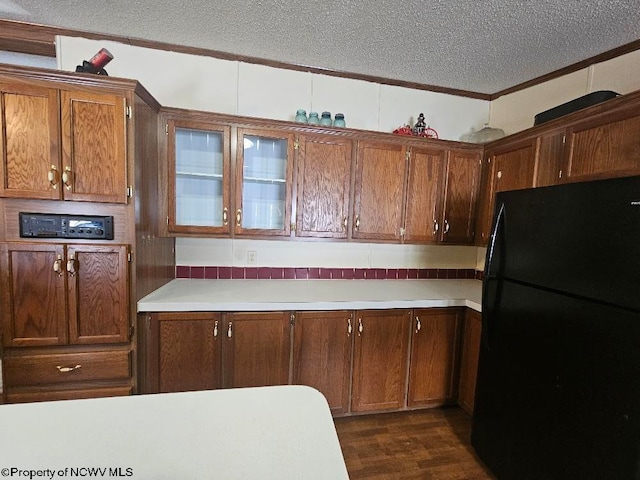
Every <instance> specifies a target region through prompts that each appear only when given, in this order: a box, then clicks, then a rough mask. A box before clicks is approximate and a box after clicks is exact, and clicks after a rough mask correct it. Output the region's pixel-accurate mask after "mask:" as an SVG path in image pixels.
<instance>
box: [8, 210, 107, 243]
mask: <svg viewBox="0 0 640 480" xmlns="http://www.w3.org/2000/svg"><path fill="white" fill-rule="evenodd" d="M20 236H21V237H26V238H77V239H92V240H113V217H112V216H88V215H60V214H53V213H24V212H20Z"/></svg>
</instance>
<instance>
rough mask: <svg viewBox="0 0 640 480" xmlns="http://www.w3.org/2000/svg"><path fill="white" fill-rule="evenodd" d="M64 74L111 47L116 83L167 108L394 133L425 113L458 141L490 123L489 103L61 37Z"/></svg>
mask: <svg viewBox="0 0 640 480" xmlns="http://www.w3.org/2000/svg"><path fill="white" fill-rule="evenodd" d="M57 46H58V67H59V68H60V69H62V70H68V71H74V70H75V67H76V65H78V64H81V63H82V60H87V59H89V58H91V57H92V56H93V55H94V54H95V53H96V52H97V51H98V50H99V49H100V48H103V47H106V48H107V49H109V51H110V52H111V53H113V55H114V57H115V58H114V60H113V61H112V62H111V63H110V64H109V65H107V67H106V70H107V72H109V75H111V76H116V77H124V78H133V79H136V80H138V81H140V83H142V85H144V86H145V88H146V89H147V90H149V92H151V94H152V95H153V96H154V97H156V99H157V100H158V101H159V102H160V104H162V105H163V106H167V107H179V108H188V109H198V110H205V111H212V112H220V113H229V114H232V115H246V116H252V117H263V118H271V119H276V120H287V121H292V120H293V119H294V116H295V113H296V110H297V109H299V108H304V109H305V110H307V112H308V111H311V110H314V111H318V112H322V111H324V110H327V111H330V112H332V113H338V112H341V113H344V114H345V118H346V121H347V126H348V127H351V128H358V129H364V130H375V131H380V132H391V131H393V130H394V129H395V128H397V127H399V126H401V125H403V124H405V123H407V122H415V120H416V118H417V116H418V114H419V113H424V115H425V119H426V121H427V123H428V124H429V125H430V126H431V127H432V128H434V129H435V130H437V131H438V133H439V135H440V138H442V139H447V140H458V139H459V138H460V137H461V136H462V135H463V134H465V133H468V132H469V131H471V129H478V128H481V127H482V125H483V124H484V123H486V122H487V121H488V120H489V102H488V101H485V100H477V99H471V98H465V97H457V96H454V95H446V94H442V93H435V92H427V91H423V90H412V89H409V88H401V87H392V86H387V85H380V84H377V83H371V82H364V81H361V80H352V79H347V78H339V77H331V76H328V75H318V74H312V73H305V72H297V71H292V70H284V69H278V68H273V67H267V66H263V65H253V64H247V63H242V62H233V61H228V60H219V59H215V58H211V57H201V56H197V55H187V54H183V53H176V52H167V51H162V50H153V49H149V48H142V47H134V46H131V45H125V44H121V43H115V42H106V41H97V40H88V39H83V38H77V37H58V40H57Z"/></svg>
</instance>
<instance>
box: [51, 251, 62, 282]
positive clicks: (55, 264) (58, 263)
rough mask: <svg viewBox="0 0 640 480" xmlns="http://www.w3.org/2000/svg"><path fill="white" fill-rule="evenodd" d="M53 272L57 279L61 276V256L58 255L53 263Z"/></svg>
mask: <svg viewBox="0 0 640 480" xmlns="http://www.w3.org/2000/svg"><path fill="white" fill-rule="evenodd" d="M53 271H54V272H56V273H57V274H58V276H59V277H61V276H62V255H58V258H56V260H55V262H53Z"/></svg>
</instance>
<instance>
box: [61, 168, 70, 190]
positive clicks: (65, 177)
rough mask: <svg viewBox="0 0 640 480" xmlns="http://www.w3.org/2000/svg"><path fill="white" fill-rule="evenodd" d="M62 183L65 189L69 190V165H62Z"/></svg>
mask: <svg viewBox="0 0 640 480" xmlns="http://www.w3.org/2000/svg"><path fill="white" fill-rule="evenodd" d="M62 183H64V186H65V187H67V190H71V167H64V172H62Z"/></svg>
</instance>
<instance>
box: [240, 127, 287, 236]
mask: <svg viewBox="0 0 640 480" xmlns="http://www.w3.org/2000/svg"><path fill="white" fill-rule="evenodd" d="M237 151H238V153H237V158H236V182H235V208H236V211H235V212H234V214H233V216H232V219H231V221H232V222H233V224H234V231H235V233H236V234H238V235H254V236H261V235H275V236H288V235H290V233H291V191H292V183H293V153H294V135H293V134H292V133H289V132H287V131H278V130H265V129H246V128H238V136H237Z"/></svg>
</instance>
